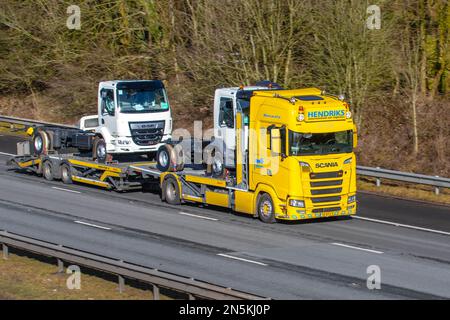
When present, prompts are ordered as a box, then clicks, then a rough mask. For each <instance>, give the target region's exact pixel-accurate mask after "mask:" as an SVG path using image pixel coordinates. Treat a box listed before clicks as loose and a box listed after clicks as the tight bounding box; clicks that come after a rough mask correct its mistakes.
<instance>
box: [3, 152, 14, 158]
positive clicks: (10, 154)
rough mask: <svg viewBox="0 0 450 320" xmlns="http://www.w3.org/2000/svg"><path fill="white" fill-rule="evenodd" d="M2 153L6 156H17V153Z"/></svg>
mask: <svg viewBox="0 0 450 320" xmlns="http://www.w3.org/2000/svg"><path fill="white" fill-rule="evenodd" d="M0 154H2V155H4V156H11V157H14V156H17V154H12V153H6V152H0Z"/></svg>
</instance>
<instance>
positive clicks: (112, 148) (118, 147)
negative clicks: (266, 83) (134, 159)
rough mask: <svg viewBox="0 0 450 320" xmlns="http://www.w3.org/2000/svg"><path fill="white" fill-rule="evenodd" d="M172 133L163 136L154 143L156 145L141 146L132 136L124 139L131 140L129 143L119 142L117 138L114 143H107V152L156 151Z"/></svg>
mask: <svg viewBox="0 0 450 320" xmlns="http://www.w3.org/2000/svg"><path fill="white" fill-rule="evenodd" d="M170 137H171V136H170V135H165V136H163V139H162V141H161V142H159V143H157V144H154V145H148V146H140V145H137V144H136V143H134V142H133V141H132V140H131V138H126V139H123V140H126V141H130V143H129V144H119V143H118V142H117V140H119V139H115V142H114V143H111V144H108V145H107V152H108V153H110V154H122V153H128V154H131V153H149V152H156V151H158V149H159V148H160V147H161V146H162V145H164V144H165V143H166V141H168V140H169V139H170Z"/></svg>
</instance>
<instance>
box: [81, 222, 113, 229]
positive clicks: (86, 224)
mask: <svg viewBox="0 0 450 320" xmlns="http://www.w3.org/2000/svg"><path fill="white" fill-rule="evenodd" d="M74 222H75V223H78V224H83V225H85V226H89V227H94V228H99V229H103V230H111V228H107V227H103V226H98V225H96V224H92V223H87V222H83V221H78V220H76V221H74Z"/></svg>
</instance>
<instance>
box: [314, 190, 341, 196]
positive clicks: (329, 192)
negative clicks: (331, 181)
mask: <svg viewBox="0 0 450 320" xmlns="http://www.w3.org/2000/svg"><path fill="white" fill-rule="evenodd" d="M341 191H342V188H333V189H318V190H311V194H312V195H313V196H315V195H320V194H332V193H341Z"/></svg>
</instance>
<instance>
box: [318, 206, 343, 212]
mask: <svg viewBox="0 0 450 320" xmlns="http://www.w3.org/2000/svg"><path fill="white" fill-rule="evenodd" d="M331 211H341V207H331V208H318V209H313V211H312V212H314V213H322V212H331Z"/></svg>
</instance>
